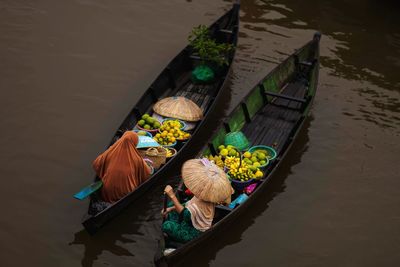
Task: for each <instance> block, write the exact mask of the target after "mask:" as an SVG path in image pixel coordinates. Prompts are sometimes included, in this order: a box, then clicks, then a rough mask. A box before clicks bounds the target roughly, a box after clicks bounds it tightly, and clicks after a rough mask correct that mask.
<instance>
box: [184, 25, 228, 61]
mask: <svg viewBox="0 0 400 267" xmlns="http://www.w3.org/2000/svg"><path fill="white" fill-rule="evenodd" d="M188 40H189V43H190V45H191V46H192V47H193V49H194V51H195V52H196V53H197V54H198V56H199V57H200V60H201V64H203V65H204V64H206V63H207V62H213V63H215V64H217V65H218V66H222V65H228V63H229V62H228V59H227V55H228V53H229V52H230V51H231V50H233V45H231V44H227V43H222V44H219V43H217V42H216V41H215V40H213V39H211V38H210V33H209V30H208V28H207V26H205V25H199V26H197V27H194V28H193V30H192V32H191V34H190V35H189V38H188Z"/></svg>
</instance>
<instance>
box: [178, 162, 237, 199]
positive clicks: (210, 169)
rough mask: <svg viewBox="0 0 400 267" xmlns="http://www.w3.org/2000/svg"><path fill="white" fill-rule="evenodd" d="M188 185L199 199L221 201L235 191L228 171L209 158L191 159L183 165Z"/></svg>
mask: <svg viewBox="0 0 400 267" xmlns="http://www.w3.org/2000/svg"><path fill="white" fill-rule="evenodd" d="M182 179H183V182H184V183H185V185H186V187H187V188H189V190H190V191H191V192H192V193H193V194H194V195H195V196H196V197H197V198H199V199H201V200H204V201H208V202H212V203H219V202H223V201H226V200H227V199H230V196H231V194H232V192H233V189H232V187H231V183H230V181H229V179H228V177H227V176H226V173H225V172H224V171H223V170H222V169H220V168H218V166H217V165H215V164H214V163H212V162H210V161H209V160H208V159H205V158H204V159H191V160H188V161H186V162H185V163H184V164H183V167H182Z"/></svg>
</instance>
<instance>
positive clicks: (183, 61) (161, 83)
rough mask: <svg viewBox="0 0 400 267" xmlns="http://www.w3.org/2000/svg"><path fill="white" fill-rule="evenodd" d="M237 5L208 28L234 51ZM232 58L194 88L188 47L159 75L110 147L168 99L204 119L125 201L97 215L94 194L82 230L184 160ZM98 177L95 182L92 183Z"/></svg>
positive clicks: (123, 202)
mask: <svg viewBox="0 0 400 267" xmlns="http://www.w3.org/2000/svg"><path fill="white" fill-rule="evenodd" d="M239 7H240V5H239V2H237V3H235V4H234V5H233V6H232V8H231V9H230V10H229V11H228V12H226V13H225V14H224V15H223V16H221V17H220V18H219V19H218V20H217V21H216V22H215V23H213V24H212V25H211V26H210V27H209V32H210V35H211V37H212V38H213V39H215V40H216V41H217V42H218V43H229V44H232V45H233V46H234V47H235V48H236V44H237V39H238V23H239ZM234 54H235V49H234V50H233V51H232V52H231V53H230V54H229V56H228V62H229V64H228V65H227V66H224V67H222V68H221V69H220V70H219V73H218V75H217V77H216V79H215V80H214V82H213V83H211V84H206V85H205V84H203V85H199V84H193V83H192V82H191V78H190V77H191V71H192V70H193V68H194V67H195V66H196V65H197V64H199V58H198V57H196V56H195V55H194V54H193V49H192V48H191V47H190V46H189V45H188V46H187V47H186V48H184V49H183V50H182V51H181V52H180V53H179V54H178V55H177V56H176V57H175V58H174V59H173V60H172V61H171V62H170V63H169V64H168V66H167V67H166V68H165V69H164V70H163V71H162V72H161V74H160V75H159V76H158V77H157V78H156V80H155V81H154V82H153V83H152V84H151V86H150V87H149V88H148V89H147V91H146V92H145V93H144V95H143V96H142V97H141V98H140V99H139V101H138V102H137V103H136V105H135V106H134V108H133V109H132V111H131V112H130V113H129V114H128V116H127V117H126V118H125V120H124V121H123V122H122V124H121V126H120V127H119V128H118V130H117V132H116V133H115V135H114V137H113V138H112V141H111V144H110V145H112V144H113V143H114V142H115V141H116V140H118V139H119V138H120V137H121V136H122V134H123V133H124V132H125V131H127V130H132V129H133V128H134V127H135V125H136V123H137V121H138V120H139V119H140V118H141V116H142V115H143V114H145V113H151V112H152V107H153V105H154V104H155V103H156V102H157V101H158V100H159V99H163V98H165V97H169V96H184V97H186V98H189V99H191V100H192V101H194V102H195V103H196V104H197V105H198V106H199V107H201V108H202V110H203V114H204V119H203V120H201V121H200V122H198V123H197V125H196V126H195V128H194V129H193V130H192V131H191V138H190V139H189V140H188V141H187V142H186V143H184V144H183V145H182V146H181V147H180V148H179V149H178V151H177V153H176V155H175V156H174V157H173V158H171V159H169V160H168V161H167V162H166V163H165V164H164V165H162V166H161V167H160V168H159V169H158V170H157V171H156V172H155V173H154V174H153V175H152V176H151V177H150V178H149V179H148V180H147V181H146V182H144V183H143V184H141V185H140V186H139V187H138V188H137V189H136V190H135V191H133V192H132V193H130V194H128V195H126V196H125V197H124V198H122V199H120V200H119V201H117V202H115V203H113V204H112V205H108V206H106V207H105V208H104V207H101V208H100V210H101V209H102V208H104V209H103V210H101V211H99V203H104V202H102V201H101V196H100V194H99V193H98V192H95V193H93V194H92V195H91V196H90V197H91V199H90V204H89V209H88V212H87V214H85V215H84V217H83V221H82V224H83V226H84V227H85V229H86V230H87V231H88V232H89V233H90V234H94V233H95V232H96V231H97V230H98V229H99V228H101V227H102V226H103V225H104V224H105V223H106V222H108V221H109V220H111V219H112V218H114V217H115V216H116V215H117V214H118V213H120V212H121V211H122V210H123V209H124V208H126V207H127V206H128V205H129V204H131V203H132V202H134V201H135V200H136V199H137V198H138V197H140V196H141V195H142V194H143V193H144V192H145V191H147V190H148V189H149V188H150V186H151V185H152V184H154V183H155V182H156V181H157V180H159V178H160V177H163V176H164V173H165V172H166V171H167V170H168V169H169V168H170V167H171V165H172V164H171V163H172V162H173V161H179V159H181V160H182V159H183V158H182V155H183V154H184V153H185V151H188V150H189V149H190V147H191V145H192V144H193V143H194V141H193V139H194V138H195V137H196V134H197V132H198V130H199V129H200V128H202V127H203V126H204V125H206V123H207V120H208V119H209V115H210V114H211V113H212V110H213V109H214V107H215V105H216V103H218V98H219V96H220V95H221V92H222V91H223V89H224V88H225V87H226V86H227V80H228V77H229V74H230V71H231V64H232V61H233V57H234ZM98 180H99V177H96V178H95V182H96V181H98Z"/></svg>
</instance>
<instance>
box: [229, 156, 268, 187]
mask: <svg viewBox="0 0 400 267" xmlns="http://www.w3.org/2000/svg"><path fill="white" fill-rule="evenodd" d="M225 166H226V167H227V168H228V169H229V171H228V174H229V176H230V177H231V178H232V179H235V180H239V181H242V182H244V181H248V180H249V179H259V178H261V177H263V176H264V174H263V172H262V171H261V170H260V169H259V168H256V167H254V166H251V165H249V164H247V163H246V162H242V164H240V159H239V158H236V157H227V158H226V159H225Z"/></svg>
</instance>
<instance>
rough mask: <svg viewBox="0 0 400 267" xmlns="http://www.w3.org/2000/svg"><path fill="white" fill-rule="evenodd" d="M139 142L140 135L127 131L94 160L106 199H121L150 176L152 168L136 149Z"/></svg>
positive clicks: (103, 196)
mask: <svg viewBox="0 0 400 267" xmlns="http://www.w3.org/2000/svg"><path fill="white" fill-rule="evenodd" d="M138 142H139V137H138V135H137V134H136V133H135V132H132V131H127V132H125V133H124V135H123V136H122V137H121V138H120V139H119V140H118V141H117V142H115V143H114V144H113V145H112V146H110V147H109V148H108V149H107V150H106V151H105V152H104V153H103V154H101V155H100V156H98V157H97V158H96V160H95V161H94V162H93V168H94V170H95V171H96V174H97V176H98V177H100V178H101V180H102V181H103V188H102V190H101V196H102V198H103V200H104V201H107V202H111V203H113V202H115V201H117V200H119V199H121V198H122V197H124V196H125V195H127V194H128V193H130V192H132V191H133V190H135V189H136V188H137V187H138V186H139V185H140V184H142V183H143V182H144V181H146V180H147V179H148V178H149V176H150V173H151V169H150V167H149V166H148V165H147V164H146V162H145V161H144V160H143V158H142V157H141V156H140V154H139V152H138V151H137V149H136V145H137V144H138Z"/></svg>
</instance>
